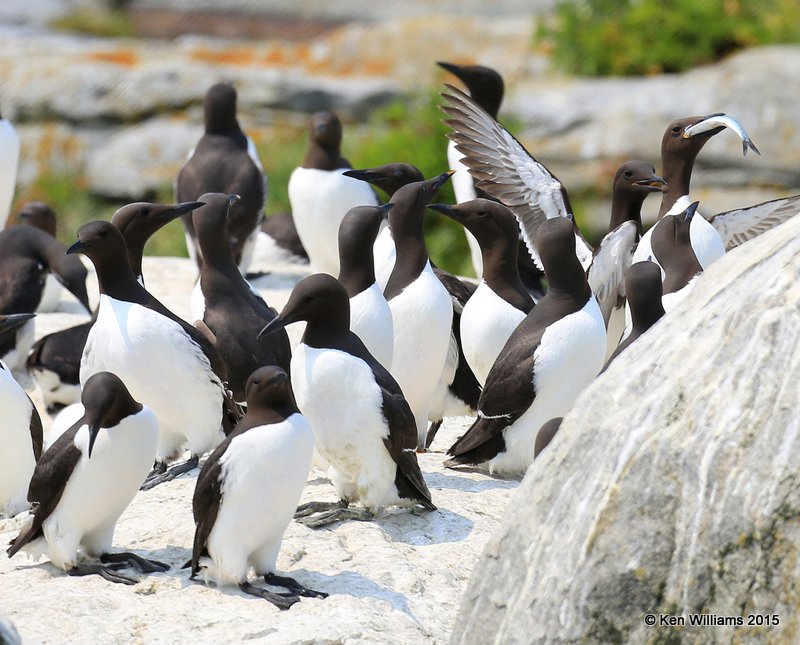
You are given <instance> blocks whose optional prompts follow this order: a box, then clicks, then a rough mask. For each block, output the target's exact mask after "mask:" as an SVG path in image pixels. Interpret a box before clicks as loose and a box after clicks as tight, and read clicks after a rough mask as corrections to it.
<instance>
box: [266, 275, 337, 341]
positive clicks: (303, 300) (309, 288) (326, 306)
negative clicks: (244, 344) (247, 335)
mask: <svg viewBox="0 0 800 645" xmlns="http://www.w3.org/2000/svg"><path fill="white" fill-rule="evenodd" d="M301 320H305V321H306V322H307V323H308V325H309V327H311V326H314V325H320V326H328V327H330V328H335V329H336V330H337V331H341V330H342V329H344V330H345V331H346V330H349V329H350V302H349V299H348V296H347V290H346V289H345V288H344V287H343V286H342V284H341V283H340V282H339V281H338V280H337V279H336V278H334V277H333V276H331V275H328V274H327V273H315V274H313V275H310V276H308V277H307V278H304V279H303V280H301V281H300V282H298V283H297V284H296V285H295V287H294V289H293V290H292V293H291V295H290V296H289V300H288V301H287V303H286V306H285V307H284V308H283V310H282V311H281V313H280V315H279V316H278V317H277V318H275V319H273V320H272V321H270V322H269V323H268V324H267V325H266V326H265V327H264V328H263V329H262V330H261V331H260V332H259V334H258V337H259V338H261V337H262V336H264V335H266V334H271V333H273V332H275V331H277V330H278V329H283V328H284V327H285V326H286V325H291V324H292V323H295V322H298V321H301ZM306 331H308V327H307V328H306Z"/></svg>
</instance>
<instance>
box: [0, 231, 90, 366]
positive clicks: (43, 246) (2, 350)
mask: <svg viewBox="0 0 800 645" xmlns="http://www.w3.org/2000/svg"><path fill="white" fill-rule="evenodd" d="M65 251H66V247H65V246H64V245H63V244H61V242H59V241H58V240H56V239H55V238H54V237H53V236H52V235H49V234H48V233H45V232H44V231H41V230H39V229H38V228H34V227H33V226H12V227H11V228H7V229H5V230H4V231H0V313H3V314H21V313H33V312H35V311H36V308H37V307H38V306H39V303H40V302H41V299H42V295H43V293H44V289H45V284H46V279H47V275H48V273H51V272H52V273H53V274H54V275H55V276H56V278H57V279H58V280H59V281H60V282H61V283H62V284H63V285H64V286H65V287H66V288H67V289H68V290H69V291H70V292H71V293H72V294H73V295H74V296H75V297H76V298H77V299H78V302H80V303H81V305H83V307H84V308H85V309H86V311H87V312H89V313H91V309H90V307H89V296H88V295H87V293H86V275H87V271H86V267H84V266H83V263H82V262H81V261H80V260H79V259H78V258H71V257H66V256H65V255H64V253H65ZM32 345H33V321H32V320H30V321H28V323H27V324H25V325H23V326H22V327H21V328H20V329H18V330H17V333H16V335H12V336H9V338H8V340H7V341H6V342H4V343H1V344H0V360H2V361H3V362H5V363H6V365H7V366H8V367H9V369H11V370H16V369H19V368H21V367H23V366H24V365H25V359H26V357H27V356H28V351H29V350H30V348H31V346H32Z"/></svg>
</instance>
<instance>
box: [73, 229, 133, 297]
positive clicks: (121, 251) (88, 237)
mask: <svg viewBox="0 0 800 645" xmlns="http://www.w3.org/2000/svg"><path fill="white" fill-rule="evenodd" d="M72 253H83V255H85V256H86V257H88V258H89V259H90V260H91V261H92V264H94V267H95V270H96V272H97V279H98V281H99V282H100V290H101V291H102V292H105V293H107V292H108V291H107V289H108V287H109V286H111V285H112V284H117V283H120V282H123V283H128V284H129V281H128V278H130V281H132V282H133V283H136V278H135V276H134V274H133V270H132V269H131V266H130V262H129V261H128V250H127V247H126V245H125V238H124V237H122V233H120V232H119V229H118V228H117V227H116V226H114V225H113V224H112V223H111V222H105V221H102V220H98V221H95V222H89V223H87V224H84V225H83V226H81V227H80V228H79V229H78V239H77V240H76V241H75V242H73V244H72V246H70V247H69V248H68V249H67V255H69V254H72ZM126 286H127V285H126Z"/></svg>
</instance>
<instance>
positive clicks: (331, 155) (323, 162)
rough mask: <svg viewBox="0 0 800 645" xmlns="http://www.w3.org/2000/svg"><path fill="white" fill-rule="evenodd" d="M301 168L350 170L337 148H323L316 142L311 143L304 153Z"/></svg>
mask: <svg viewBox="0 0 800 645" xmlns="http://www.w3.org/2000/svg"><path fill="white" fill-rule="evenodd" d="M303 168H310V169H314V170H338V169H339V168H350V164H349V163H348V161H347V160H346V159H344V158H343V157H342V155H341V153H340V150H339V146H335V147H333V146H332V147H323V146H321V145H320V144H318V143H317V142H316V141H312V142H311V143H310V144H309V146H308V150H307V151H306V158H305V159H304V160H303Z"/></svg>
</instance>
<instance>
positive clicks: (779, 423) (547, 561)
mask: <svg viewBox="0 0 800 645" xmlns="http://www.w3.org/2000/svg"><path fill="white" fill-rule="evenodd" d="M798 258H800V217H795V218H794V219H793V220H790V221H789V222H787V223H786V224H784V225H783V226H781V227H779V228H778V229H775V230H773V231H771V232H769V233H766V234H764V235H763V236H762V237H760V238H758V239H756V240H754V241H752V242H749V243H748V244H745V245H743V246H742V247H740V248H738V249H736V250H734V251H733V252H731V253H729V254H728V255H727V256H725V257H723V258H722V259H721V260H719V261H718V262H716V263H715V264H714V265H713V266H712V267H711V268H710V269H709V270H708V271H706V272H705V273H704V274H703V275H702V276H701V277H700V279H699V280H698V282H697V287H696V289H695V290H694V291H693V292H692V293H691V295H690V296H689V297H688V298H687V299H686V300H685V301H684V302H683V304H682V305H681V306H679V307H678V308H677V309H675V310H674V311H672V312H670V314H668V315H667V316H665V317H664V318H663V319H662V320H661V321H659V322H658V323H657V324H656V325H655V326H654V327H653V328H652V329H651V330H650V331H649V332H648V333H647V334H645V335H644V336H643V337H642V338H641V339H639V340H638V341H637V342H636V343H635V344H633V345H632V346H631V347H630V348H629V349H628V350H627V351H626V352H625V353H623V354H622V355H621V356H620V357H619V358H618V359H617V360H616V361H615V362H614V363H613V364H612V366H611V367H610V368H609V370H608V371H607V372H605V373H604V374H602V375H601V376H600V377H598V379H597V380H596V381H595V382H594V384H593V385H591V386H590V387H589V388H587V389H586V390H585V391H584V392H583V394H582V395H581V397H580V398H579V399H578V401H577V403H576V405H575V407H574V408H573V410H572V411H571V412H570V414H569V415H567V417H566V418H565V419H564V422H563V424H562V426H561V429H560V431H559V433H558V435H556V437H555V438H554V440H553V442H552V443H551V444H550V446H549V447H548V448H546V449H545V451H544V452H543V453H542V455H541V456H540V458H539V459H537V460H536V461H535V462H534V463H533V465H532V466H531V468H530V469H529V470H528V473H527V475H526V478H525V480H524V481H523V484H522V486H521V487H520V490H519V493H518V495H517V497H516V498H515V508H514V511H513V512H509V513H508V514H507V515H506V517H505V519H504V521H503V526H502V529H501V530H500V531H499V532H498V533H497V535H495V536H494V537H493V538H492V541H491V542H490V543H489V545H488V547H487V549H486V551H485V552H484V554H483V556H482V559H481V562H480V564H479V565H477V566H476V568H475V572H474V573H473V576H472V579H471V582H470V585H469V588H468V590H467V592H466V595H465V599H464V604H463V605H462V608H461V611H460V614H459V618H458V620H457V623H456V624H457V628H456V630H455V631H454V633H453V637H452V640H451V642H452V643H481V644H485V643H544V642H559V643H584V642H588V643H596V642H616V643H623V642H626V643H628V642H630V643H659V642H683V643H723V642H724V643H728V642H738V643H797V642H800V626H798V623H797V621H796V618H795V615H796V613H797V608H798V605H799V604H800V595H799V594H798V587H797V563H798V555H800V522H799V518H800V480H798V477H797V463H798V459H800V345H798V342H797V339H798V336H800V259H798ZM648 613H651V614H655V615H656V616H658V615H661V614H666V615H671V616H678V617H681V616H683V617H684V619H685V620H686V621H687V625H688V624H689V618H688V616H689V614H693V613H706V614H713V615H716V616H740V617H742V618H743V620H745V621H746V620H747V616H748V615H749V614H760V615H762V616H763V615H767V614H769V615H773V614H777V615H779V616H780V624H779V625H778V626H763V625H762V626H749V627H748V626H747V623H746V622H745V625H744V626H742V627H737V628H734V627H703V628H701V627H694V628H690V627H688V626H687V627H685V628H670V627H653V628H650V627H647V626H646V625H645V623H644V618H645V615H646V614H648ZM659 620H660V619H659Z"/></svg>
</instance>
